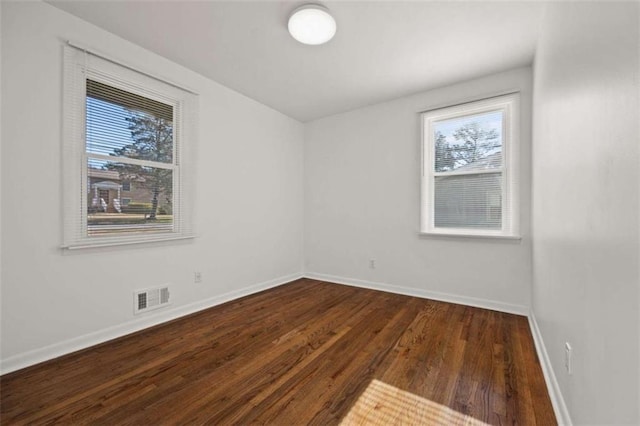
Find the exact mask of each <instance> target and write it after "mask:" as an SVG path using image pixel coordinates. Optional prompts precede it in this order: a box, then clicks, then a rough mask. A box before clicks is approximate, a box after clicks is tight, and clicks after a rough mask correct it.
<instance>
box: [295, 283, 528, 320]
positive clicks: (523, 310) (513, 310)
mask: <svg viewBox="0 0 640 426" xmlns="http://www.w3.org/2000/svg"><path fill="white" fill-rule="evenodd" d="M304 276H305V278H310V279H314V280H321V281H328V282H332V283H336V284H343V285H350V286H353V287H361V288H368V289H370V290H378V291H386V292H388V293H395V294H404V295H405V296H413V297H420V298H423V299H432V300H439V301H441V302H449V303H456V304H459V305H466V306H474V307H476V308H483V309H490V310H493V311H499V312H506V313H508V314H516V315H523V316H528V315H529V307H528V306H525V305H516V304H511V303H504V302H499V301H495V300H488V299H480V298H476V297H468V296H460V295H457V294H449V293H441V292H437V291H430V290H423V289H420V288H415V287H401V286H396V285H391V284H386V283H381V282H374V281H365V280H359V279H356V278H344V277H338V276H335V275H327V274H319V273H316V272H305V273H304Z"/></svg>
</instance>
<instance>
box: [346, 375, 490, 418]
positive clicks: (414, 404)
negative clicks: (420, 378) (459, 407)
mask: <svg viewBox="0 0 640 426" xmlns="http://www.w3.org/2000/svg"><path fill="white" fill-rule="evenodd" d="M340 424H341V425H343V426H353V425H400V424H401V425H465V426H486V423H484V422H481V421H480V420H476V419H474V418H473V417H471V416H468V415H466V414H462V413H459V412H457V411H455V410H452V409H451V408H449V407H446V406H444V405H441V404H438V403H435V402H433V401H429V400H428V399H425V398H422V397H419V396H417V395H414V394H412V393H409V392H406V391H403V390H401V389H398V388H396V387H394V386H391V385H388V384H386V383H384V382H381V381H379V380H373V381H372V382H371V383H369V386H367V389H365V391H364V392H363V393H362V395H360V397H359V398H358V400H357V401H356V403H355V405H354V406H353V407H352V408H351V410H350V411H349V413H348V414H347V416H346V417H345V418H344V419H343V420H342V422H341V423H340Z"/></svg>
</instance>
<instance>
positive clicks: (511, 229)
mask: <svg viewBox="0 0 640 426" xmlns="http://www.w3.org/2000/svg"><path fill="white" fill-rule="evenodd" d="M518 102H519V96H518V94H511V95H505V96H499V97H494V98H489V99H485V100H481V101H477V102H470V103H466V104H462V105H456V106H452V107H448V108H441V109H437V110H432V111H428V112H425V113H423V114H422V124H423V141H422V147H423V148H422V152H423V158H422V161H423V167H422V169H423V178H422V223H421V232H422V233H426V234H444V235H469V236H496V237H518V232H519V231H518V179H517V178H518V174H517V173H518V171H517V166H518V140H517V135H518V127H517V125H518V123H517V119H518Z"/></svg>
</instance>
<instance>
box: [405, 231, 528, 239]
mask: <svg viewBox="0 0 640 426" xmlns="http://www.w3.org/2000/svg"><path fill="white" fill-rule="evenodd" d="M418 236H420V237H425V238H445V239H456V238H471V239H489V240H507V241H520V240H522V236H520V235H495V234H494V235H492V234H462V233H461V234H458V233H453V232H418Z"/></svg>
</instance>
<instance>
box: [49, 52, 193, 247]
mask: <svg viewBox="0 0 640 426" xmlns="http://www.w3.org/2000/svg"><path fill="white" fill-rule="evenodd" d="M64 56H65V58H64V88H63V111H64V123H63V138H64V140H63V158H62V164H63V175H64V176H63V179H64V188H63V221H64V241H63V244H62V247H63V248H67V249H78V248H90V247H101V246H117V245H125V244H136V243H148V242H154V241H167V240H176V239H185V238H193V237H194V235H193V230H192V219H191V217H192V208H191V206H192V202H191V193H192V185H193V179H192V176H193V161H191V158H192V156H193V151H194V145H195V143H196V140H195V136H196V129H195V127H196V123H197V102H198V99H197V95H196V94H195V93H193V92H191V91H188V90H186V89H182V88H180V87H177V86H176V85H174V84H172V83H168V82H165V81H163V80H160V79H158V78H156V77H154V76H152V75H149V74H147V73H145V72H142V71H138V69H134V68H132V67H130V66H128V65H123V64H122V63H119V62H117V61H114V60H111V59H110V58H106V57H104V56H100V55H99V54H94V53H91V52H88V51H87V50H84V49H79V48H76V47H72V46H71V45H68V46H65V47H64ZM87 79H91V80H94V81H98V82H101V83H104V84H107V85H109V86H112V87H116V88H118V89H122V90H125V91H127V92H131V93H134V94H137V95H140V96H143V97H146V98H149V99H153V100H156V101H160V102H163V103H165V104H169V105H171V106H172V107H173V132H174V134H173V159H172V162H171V163H166V164H164V165H161V166H160V167H161V168H166V169H171V170H172V185H173V191H172V198H173V203H172V204H173V205H172V210H173V218H172V229H171V231H166V230H159V231H157V232H154V231H145V232H139V233H131V232H129V233H126V234H125V233H121V234H119V235H118V234H114V235H108V236H104V235H91V236H90V235H88V211H87V210H88V209H87V205H88V204H87V202H88V190H89V186H88V185H89V166H88V159H89V158H93V159H97V160H107V161H113V160H116V159H117V161H120V160H124V162H126V163H130V164H139V165H142V166H150V167H158V166H159V164H161V163H156V162H150V161H146V160H138V159H130V158H123V157H111V156H107V155H103V154H95V153H89V152H87V150H86V100H87V90H86V81H87ZM152 163H153V164H152Z"/></svg>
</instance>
